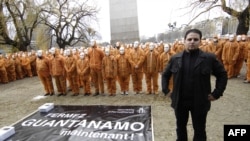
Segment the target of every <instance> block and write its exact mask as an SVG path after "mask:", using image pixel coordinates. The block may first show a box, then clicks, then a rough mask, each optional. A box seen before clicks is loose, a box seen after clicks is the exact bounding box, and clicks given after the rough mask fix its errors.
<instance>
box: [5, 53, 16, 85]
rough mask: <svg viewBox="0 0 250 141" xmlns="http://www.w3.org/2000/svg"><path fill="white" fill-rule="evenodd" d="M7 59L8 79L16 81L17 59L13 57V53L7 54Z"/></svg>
mask: <svg viewBox="0 0 250 141" xmlns="http://www.w3.org/2000/svg"><path fill="white" fill-rule="evenodd" d="M5 57H6V60H5V68H6V71H7V76H8V80H9V82H10V81H15V80H16V71H15V61H14V60H13V58H12V54H7V55H6V56H5Z"/></svg>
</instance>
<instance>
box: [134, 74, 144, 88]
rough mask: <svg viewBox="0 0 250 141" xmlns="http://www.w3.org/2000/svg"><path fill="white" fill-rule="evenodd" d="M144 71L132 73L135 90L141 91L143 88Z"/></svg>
mask: <svg viewBox="0 0 250 141" xmlns="http://www.w3.org/2000/svg"><path fill="white" fill-rule="evenodd" d="M142 77H143V73H142V72H134V73H132V81H133V88H134V91H135V92H140V91H141V90H142Z"/></svg>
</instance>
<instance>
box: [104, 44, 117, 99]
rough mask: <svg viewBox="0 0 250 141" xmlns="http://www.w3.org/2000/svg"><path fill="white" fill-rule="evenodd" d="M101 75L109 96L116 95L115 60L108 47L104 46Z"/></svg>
mask: <svg viewBox="0 0 250 141" xmlns="http://www.w3.org/2000/svg"><path fill="white" fill-rule="evenodd" d="M102 76H103V78H104V79H105V80H106V82H107V88H108V93H109V96H115V95H116V76H117V62H116V59H115V57H114V56H113V55H111V54H110V49H109V48H105V56H104V57H103V60H102Z"/></svg>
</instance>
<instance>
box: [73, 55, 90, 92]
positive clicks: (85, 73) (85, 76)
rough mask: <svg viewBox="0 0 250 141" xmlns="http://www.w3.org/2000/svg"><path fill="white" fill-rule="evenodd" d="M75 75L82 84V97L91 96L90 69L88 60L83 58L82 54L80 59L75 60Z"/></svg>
mask: <svg viewBox="0 0 250 141" xmlns="http://www.w3.org/2000/svg"><path fill="white" fill-rule="evenodd" d="M76 68H77V73H78V76H79V78H80V81H81V83H82V86H83V89H84V95H85V96H89V95H91V91H90V79H89V78H90V68H89V59H88V58H87V57H85V54H84V53H83V52H81V53H80V59H78V60H77V64H76Z"/></svg>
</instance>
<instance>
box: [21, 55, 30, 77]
mask: <svg viewBox="0 0 250 141" xmlns="http://www.w3.org/2000/svg"><path fill="white" fill-rule="evenodd" d="M21 66H22V70H23V72H24V76H28V77H32V72H31V66H30V59H29V58H28V57H27V56H26V53H24V52H23V53H22V57H21Z"/></svg>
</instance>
